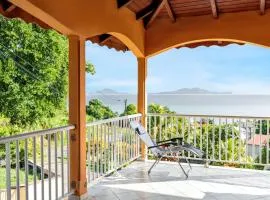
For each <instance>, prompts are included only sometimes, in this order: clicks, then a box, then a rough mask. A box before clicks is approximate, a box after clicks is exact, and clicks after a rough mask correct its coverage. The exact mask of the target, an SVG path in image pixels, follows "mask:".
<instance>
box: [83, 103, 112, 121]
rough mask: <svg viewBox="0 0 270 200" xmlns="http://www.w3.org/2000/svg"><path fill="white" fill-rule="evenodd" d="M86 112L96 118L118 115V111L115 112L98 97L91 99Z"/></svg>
mask: <svg viewBox="0 0 270 200" xmlns="http://www.w3.org/2000/svg"><path fill="white" fill-rule="evenodd" d="M86 113H87V115H89V116H91V117H93V118H94V119H95V120H101V119H108V118H112V117H116V116H117V113H115V112H113V111H112V110H111V109H110V108H109V107H108V106H105V105H104V104H103V103H102V102H101V101H100V100H98V99H92V100H90V101H89V104H88V105H87V106H86Z"/></svg>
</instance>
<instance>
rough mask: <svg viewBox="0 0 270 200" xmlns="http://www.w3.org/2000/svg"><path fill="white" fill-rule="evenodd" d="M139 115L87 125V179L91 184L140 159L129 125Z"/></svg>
mask: <svg viewBox="0 0 270 200" xmlns="http://www.w3.org/2000/svg"><path fill="white" fill-rule="evenodd" d="M140 118H141V114H136V115H129V116H124V117H117V118H112V119H106V120H100V121H96V122H91V123H89V124H87V141H86V145H87V146H86V147H87V180H88V183H93V181H94V180H97V179H98V178H100V177H103V176H105V175H108V174H110V173H112V172H114V171H116V170H117V169H119V168H121V167H122V166H124V165H126V164H127V163H128V162H130V161H132V160H134V159H136V158H138V157H139V155H140V152H139V144H140V141H139V138H138V136H137V135H136V134H135V132H134V130H132V129H131V127H130V124H129V122H130V121H133V120H136V121H138V120H140Z"/></svg>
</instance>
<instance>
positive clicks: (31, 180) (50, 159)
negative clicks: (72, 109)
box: [0, 125, 75, 200]
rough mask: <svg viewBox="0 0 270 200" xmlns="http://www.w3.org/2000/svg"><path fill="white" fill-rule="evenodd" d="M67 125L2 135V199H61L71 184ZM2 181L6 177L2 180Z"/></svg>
mask: <svg viewBox="0 0 270 200" xmlns="http://www.w3.org/2000/svg"><path fill="white" fill-rule="evenodd" d="M74 128H75V127H74V126H72V125H70V126H64V127H59V128H53V129H48V130H41V131H34V132H29V133H23V134H18V135H14V136H10V137H4V138H0V151H1V153H3V152H4V154H2V155H4V156H3V157H2V158H0V159H1V160H0V161H1V163H0V164H1V166H0V167H1V168H0V169H1V170H3V169H4V170H5V182H6V184H5V187H3V188H0V199H1V200H2V199H3V200H4V199H6V200H13V199H17V200H20V199H26V200H28V199H42V200H43V199H44V200H45V199H60V198H63V197H66V196H68V195H69V194H70V193H71V190H70V187H69V169H70V168H69V148H68V146H69V131H70V130H72V129H74ZM2 181H3V180H2Z"/></svg>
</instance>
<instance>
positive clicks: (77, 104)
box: [69, 35, 87, 199]
mask: <svg viewBox="0 0 270 200" xmlns="http://www.w3.org/2000/svg"><path fill="white" fill-rule="evenodd" d="M69 123H70V124H74V125H75V127H76V128H75V130H72V131H71V132H70V187H71V189H73V190H74V191H75V194H74V198H75V199H76V198H77V197H82V196H83V195H85V194H87V180H86V108H85V40H84V39H82V38H80V37H78V36H75V35H71V36H69Z"/></svg>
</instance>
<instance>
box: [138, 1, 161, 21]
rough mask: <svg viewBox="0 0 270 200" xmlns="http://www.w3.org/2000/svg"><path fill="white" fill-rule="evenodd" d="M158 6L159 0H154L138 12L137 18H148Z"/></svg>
mask: <svg viewBox="0 0 270 200" xmlns="http://www.w3.org/2000/svg"><path fill="white" fill-rule="evenodd" d="M158 6H159V2H158V1H153V2H152V3H151V4H150V5H149V6H147V7H145V8H144V9H142V10H141V11H139V12H138V13H136V19H137V20H140V19H144V18H146V17H147V16H149V15H150V14H152V13H153V12H154V10H155V9H156V8H157V7H158Z"/></svg>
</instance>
